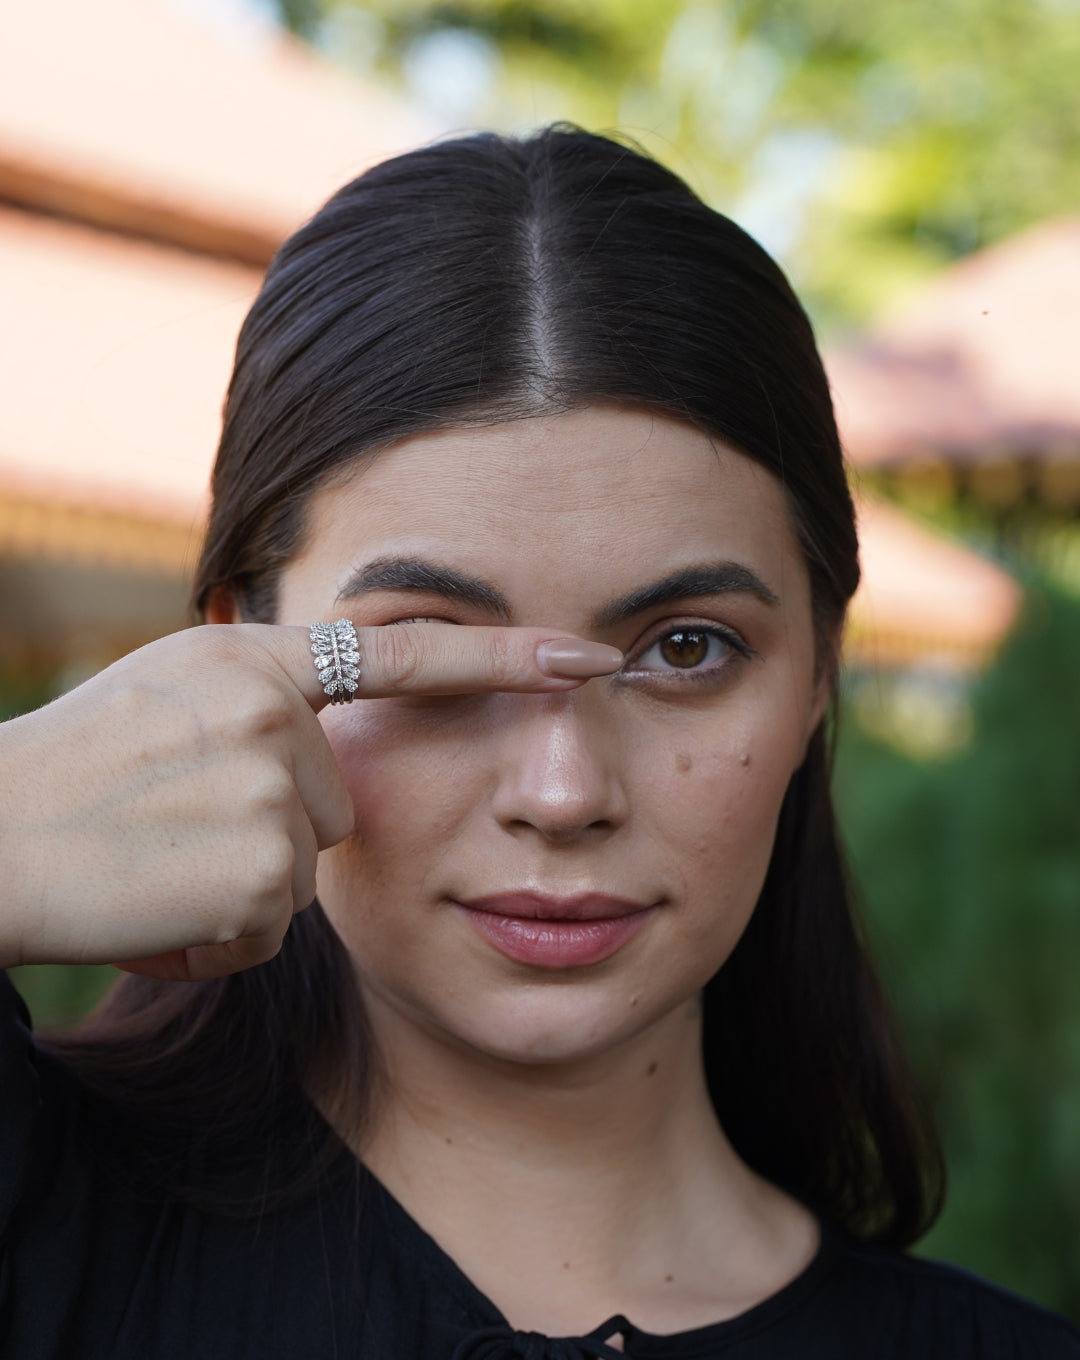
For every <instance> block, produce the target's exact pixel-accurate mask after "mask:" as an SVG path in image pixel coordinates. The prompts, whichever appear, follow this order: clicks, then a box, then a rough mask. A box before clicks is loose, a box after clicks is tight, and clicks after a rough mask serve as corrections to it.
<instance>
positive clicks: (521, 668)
mask: <svg viewBox="0 0 1080 1360" xmlns="http://www.w3.org/2000/svg"><path fill="white" fill-rule="evenodd" d="M241 626H242V627H246V628H253V629H254V628H258V629H260V630H261V631H265V632H266V633H267V634H272V635H273V636H272V637H267V639H266V640H267V642H268V643H269V644H270V645H271V647H272V650H273V652H274V655H275V657H276V659H277V660H278V662H279V663H280V664H281V665H282V667H283V668H284V669H285V670H286V672H287V673H288V675H289V677H290V679H291V680H292V681H293V683H294V684H295V685H296V686H297V688H298V689H299V690H300V691H301V693H302V694H303V695H304V697H305V698H306V699H307V701H308V702H309V703H310V704H311V706H312V708H313V709H315V710H316V712H317V711H318V710H319V709H320V708H322V707H323V706H324V705H325V704H327V703H328V702H330V699H331V697H336V695H335V696H331V695H328V694H327V692H326V688H325V687H324V683H323V679H322V678H321V677H322V675H326V676H327V677H328V683H329V684H330V685H333V684H334V681H335V679H336V678H341V679H343V680H344V682H345V683H355V685H356V688H355V690H353V691H352V697H353V698H356V699H381V698H387V697H389V696H390V695H394V694H432V695H435V694H476V693H482V692H484V691H491V690H508V691H512V692H519V693H525V694H543V693H552V692H555V693H558V692H559V691H561V690H569V689H575V688H577V687H578V686H579V685H583V684H584V683H585V682H586V681H587V680H589V679H590V678H592V677H594V676H600V675H610V674H611V673H612V672H613V671H617V670H618V669H619V667H620V666H621V665H622V663H623V654H622V652H620V651H619V649H618V648H617V647H609V646H608V645H607V644H606V643H603V642H592V641H590V640H588V639H586V638H579V637H574V636H573V635H572V634H568V633H565V632H560V631H559V630H557V629H550V628H549V629H544V628H489V627H472V626H468V625H464V624H462V625H459V624H452V623H394V624H385V625H383V626H381V627H378V628H357V629H356V630H355V631H356V639H357V645H356V652H357V653H358V654H359V659H358V661H356V662H355V663H351V662H347V661H345V660H344V659H343V656H339V657H338V658H337V665H331V666H330V667H324V668H323V670H322V671H321V672H320V670H319V669H317V667H316V664H315V656H316V654H317V653H316V652H315V651H314V650H313V646H312V641H311V636H310V631H309V630H308V629H307V628H297V627H293V626H277V625H269V624H246V625H241ZM341 651H342V653H344V649H343V648H342V649H341ZM321 654H322V655H324V656H325V655H327V654H328V653H327V652H326V649H325V648H323V649H321ZM350 667H351V669H349V668H350ZM353 670H355V672H356V674H355V676H354V675H353V674H352V671H353ZM337 692H338V693H340V692H341V691H340V690H338V691H337Z"/></svg>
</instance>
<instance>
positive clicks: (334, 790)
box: [0, 623, 622, 979]
mask: <svg viewBox="0 0 1080 1360" xmlns="http://www.w3.org/2000/svg"><path fill="white" fill-rule="evenodd" d="M357 633H358V637H359V640H360V652H361V658H362V660H361V679H360V688H359V690H358V691H357V695H356V698H357V699H363V698H377V697H384V696H388V695H393V694H463V693H471V692H479V691H485V690H517V691H525V692H544V691H559V690H567V689H573V688H575V687H576V686H578V685H581V684H584V683H585V680H586V679H587V678H588V677H589V676H590V675H601V674H609V673H610V672H611V671H614V670H615V669H617V667H618V666H619V664H620V663H621V660H622V657H621V655H620V653H619V652H618V651H617V650H616V649H615V648H613V647H604V646H602V645H600V644H597V643H587V642H582V641H581V640H579V639H575V638H569V637H567V636H566V635H565V634H559V633H558V632H555V631H552V630H546V631H545V630H542V629H534V628H469V627H457V626H454V625H450V624H434V623H433V624H427V623H417V624H403V625H392V626H388V627H383V628H361V629H358V630H357ZM560 655H561V657H562V660H559V657H560ZM560 670H561V671H562V672H563V674H562V675H559V674H558V672H559V671H560ZM326 702H327V699H326V695H325V694H324V693H323V690H322V686H321V684H320V681H319V677H318V675H317V673H316V670H315V666H314V664H313V659H312V652H311V644H310V639H309V636H308V630H307V629H306V628H294V627H274V626H269V625H264V624H237V625H234V626H229V627H225V626H207V627H200V628H192V629H189V630H187V631H186V632H183V633H176V634H173V635H171V636H170V637H166V638H162V639H160V640H159V641H157V642H153V643H151V644H150V645H149V646H147V647H143V648H140V649H139V650H138V651H137V652H133V653H132V654H131V655H130V656H126V657H124V658H123V659H122V660H120V661H118V662H116V664H115V665H113V666H110V667H109V668H108V669H107V670H105V671H102V672H101V673H100V674H99V675H97V676H95V677H94V678H93V679H92V680H89V681H88V682H87V683H86V684H84V685H81V686H80V687H79V688H78V689H76V690H73V691H71V693H69V694H66V695H65V696H64V697H63V698H61V699H58V700H56V701H55V702H54V703H52V704H49V705H48V706H47V707H45V708H43V709H40V710H38V711H37V712H36V713H31V714H27V715H26V716H24V717H22V718H17V719H14V720H13V721H11V722H8V723H5V724H3V725H2V726H0V773H2V775H3V780H2V784H3V788H4V790H5V804H6V806H5V807H4V809H3V831H2V839H0V862H2V863H3V866H4V879H5V888H4V897H5V899H6V902H7V906H6V907H5V909H4V913H3V920H2V921H0V952H2V954H3V956H4V958H5V962H6V964H8V965H11V964H16V963H44V962H54V963H95V962H115V961H116V960H126V962H123V963H120V964H119V966H120V967H123V968H126V969H128V970H129V971H132V972H140V973H144V974H147V975H150V976H154V977H166V978H183V979H194V978H207V977H216V976H220V975H222V974H226V973H231V972H236V971H239V970H240V969H243V968H249V967H251V966H252V965H254V964H257V963H262V962H264V961H265V960H266V959H269V958H271V957H273V955H274V954H276V953H277V951H278V949H279V948H280V946H281V941H282V939H283V937H284V935H285V932H286V930H287V929H288V926H289V922H290V920H291V919H292V916H293V913H294V912H297V911H302V910H303V909H304V908H305V907H306V906H308V905H309V904H310V903H311V901H312V899H313V898H314V896H315V865H316V859H317V856H318V852H319V851H320V850H322V849H326V848H327V847H328V846H331V845H334V844H336V843H337V842H338V841H340V840H342V839H344V837H345V836H347V835H348V834H349V832H350V830H351V829H352V821H353V810H352V805H351V802H350V800H349V797H348V795H347V793H346V791H345V787H344V785H343V783H342V780H341V776H340V774H339V772H338V769H337V766H336V764H335V762H334V758H333V755H332V754H331V751H330V747H329V745H328V744H327V741H326V738H325V736H324V735H323V731H322V727H321V725H320V723H319V722H318V719H317V718H316V713H317V712H318V710H319V709H320V708H322V707H323V705H324V704H325V703H326Z"/></svg>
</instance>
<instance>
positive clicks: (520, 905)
mask: <svg viewBox="0 0 1080 1360" xmlns="http://www.w3.org/2000/svg"><path fill="white" fill-rule="evenodd" d="M461 905H462V906H463V907H468V908H469V909H470V910H471V911H486V912H490V913H491V914H492V915H493V916H516V917H519V918H520V919H522V920H530V921H606V920H611V919H612V918H613V917H618V916H630V915H632V914H633V913H634V912H636V911H646V910H647V909H648V908H647V906H645V905H643V904H642V903H641V902H634V901H632V900H631V899H630V898H628V897H611V896H609V895H608V894H607V893H575V894H574V895H573V896H570V897H555V896H550V895H548V894H547V893H535V892H510V893H492V894H491V895H490V896H488V897H474V898H471V899H470V900H468V901H465V900H462V901H461Z"/></svg>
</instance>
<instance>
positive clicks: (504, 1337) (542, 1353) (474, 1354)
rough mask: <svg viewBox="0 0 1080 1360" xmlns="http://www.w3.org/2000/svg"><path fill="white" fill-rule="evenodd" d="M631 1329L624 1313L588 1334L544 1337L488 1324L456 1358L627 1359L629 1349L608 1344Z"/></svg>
mask: <svg viewBox="0 0 1080 1360" xmlns="http://www.w3.org/2000/svg"><path fill="white" fill-rule="evenodd" d="M629 1330H630V1324H629V1322H627V1320H626V1318H624V1317H621V1316H619V1317H613V1318H611V1319H610V1321H608V1322H605V1323H604V1324H603V1325H602V1326H600V1327H598V1328H597V1329H596V1331H595V1332H590V1333H589V1335H588V1336H544V1334H543V1333H542V1332H516V1331H514V1329H513V1328H512V1327H484V1328H482V1329H481V1330H480V1331H478V1332H471V1333H470V1334H469V1335H468V1336H467V1337H465V1339H464V1340H463V1341H462V1342H461V1344H460V1345H459V1346H458V1348H457V1349H456V1350H455V1351H454V1355H453V1360H626V1354H625V1352H623V1351H620V1350H616V1349H615V1347H614V1346H609V1345H608V1344H607V1343H608V1342H609V1341H610V1339H611V1338H612V1337H613V1336H615V1335H616V1334H620V1335H623V1336H625V1335H626V1333H627V1332H628V1331H629Z"/></svg>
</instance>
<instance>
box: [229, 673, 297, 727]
mask: <svg viewBox="0 0 1080 1360" xmlns="http://www.w3.org/2000/svg"><path fill="white" fill-rule="evenodd" d="M230 718H231V724H235V727H236V728H237V730H238V731H239V732H240V733H241V734H242V735H243V736H245V737H246V738H247V739H249V740H251V739H255V740H259V739H261V738H265V737H269V736H274V735H276V734H277V733H279V732H283V731H285V730H286V729H287V728H288V727H290V726H291V724H292V721H293V707H292V704H291V703H290V702H289V696H288V695H287V694H286V693H285V692H284V690H283V689H281V687H280V686H278V685H272V684H269V683H266V684H258V683H254V682H251V681H249V682H247V683H245V689H244V697H243V699H242V700H241V701H240V703H239V705H238V709H237V711H236V712H235V713H234V714H232V715H230Z"/></svg>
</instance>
